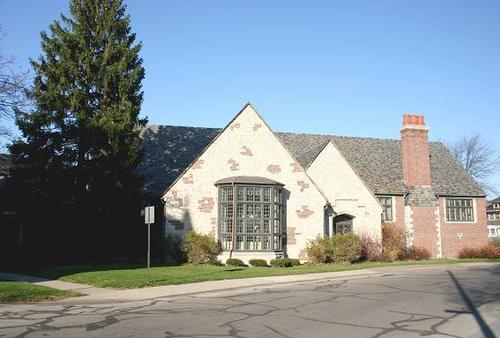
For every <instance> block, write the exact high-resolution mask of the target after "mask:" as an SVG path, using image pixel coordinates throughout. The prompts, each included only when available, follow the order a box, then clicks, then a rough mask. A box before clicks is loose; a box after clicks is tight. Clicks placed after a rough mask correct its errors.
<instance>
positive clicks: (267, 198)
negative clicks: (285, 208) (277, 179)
mask: <svg viewBox="0 0 500 338" xmlns="http://www.w3.org/2000/svg"><path fill="white" fill-rule="evenodd" d="M263 201H264V202H271V188H264V198H263Z"/></svg>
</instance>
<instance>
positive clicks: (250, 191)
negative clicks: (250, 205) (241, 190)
mask: <svg viewBox="0 0 500 338" xmlns="http://www.w3.org/2000/svg"><path fill="white" fill-rule="evenodd" d="M253 200H254V197H253V188H249V187H247V201H250V202H252V201H253Z"/></svg>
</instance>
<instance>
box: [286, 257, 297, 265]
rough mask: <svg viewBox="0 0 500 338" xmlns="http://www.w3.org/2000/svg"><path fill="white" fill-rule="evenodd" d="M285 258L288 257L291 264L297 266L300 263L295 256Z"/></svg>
mask: <svg viewBox="0 0 500 338" xmlns="http://www.w3.org/2000/svg"><path fill="white" fill-rule="evenodd" d="M286 259H288V260H289V261H290V263H291V264H292V266H299V265H300V261H299V260H298V259H297V258H286Z"/></svg>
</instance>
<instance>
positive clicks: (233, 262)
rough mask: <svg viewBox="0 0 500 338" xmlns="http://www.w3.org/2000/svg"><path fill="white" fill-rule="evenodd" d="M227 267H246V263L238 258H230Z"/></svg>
mask: <svg viewBox="0 0 500 338" xmlns="http://www.w3.org/2000/svg"><path fill="white" fill-rule="evenodd" d="M226 265H229V266H245V263H243V261H242V260H241V259H238V258H228V259H227V260H226Z"/></svg>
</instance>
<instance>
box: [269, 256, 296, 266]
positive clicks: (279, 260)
mask: <svg viewBox="0 0 500 338" xmlns="http://www.w3.org/2000/svg"><path fill="white" fill-rule="evenodd" d="M270 263H271V266H273V267H275V268H289V267H291V266H292V262H290V260H289V259H285V258H277V259H271V262H270Z"/></svg>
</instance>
